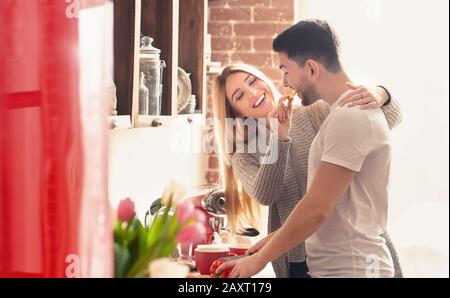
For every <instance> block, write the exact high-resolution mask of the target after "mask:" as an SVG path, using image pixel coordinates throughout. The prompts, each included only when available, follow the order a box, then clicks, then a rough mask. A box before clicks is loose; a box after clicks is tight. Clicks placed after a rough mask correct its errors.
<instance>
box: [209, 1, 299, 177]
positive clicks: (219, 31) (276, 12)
mask: <svg viewBox="0 0 450 298" xmlns="http://www.w3.org/2000/svg"><path fill="white" fill-rule="evenodd" d="M293 21H294V0H209V1H208V33H209V34H211V48H212V54H211V60H212V61H220V62H222V65H227V64H229V63H230V62H235V61H242V62H245V63H248V64H251V65H253V66H256V67H258V68H259V69H260V70H261V71H263V72H264V73H265V74H266V75H267V76H268V77H269V78H270V79H272V80H273V81H274V83H275V85H276V86H278V87H280V91H283V90H282V87H281V79H282V73H281V71H280V70H279V69H278V60H277V54H275V53H273V52H272V41H273V39H274V37H276V35H277V34H278V33H280V32H282V31H283V30H284V29H285V28H287V27H289V26H291V25H292V24H293ZM212 79H213V76H212V75H211V76H208V94H211V92H210V90H211V85H212ZM208 98H210V96H208ZM211 115H212V113H211V101H208V111H207V116H211ZM217 166H218V160H217V156H215V155H210V156H209V157H208V165H207V168H208V169H207V172H206V177H205V178H206V180H207V181H208V182H210V183H213V182H217V179H218V178H219V174H218V169H217Z"/></svg>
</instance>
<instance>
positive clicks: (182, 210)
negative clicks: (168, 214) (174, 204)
mask: <svg viewBox="0 0 450 298" xmlns="http://www.w3.org/2000/svg"><path fill="white" fill-rule="evenodd" d="M193 212H194V204H192V203H191V202H190V201H184V202H183V203H181V204H180V205H179V206H178V208H177V218H178V221H179V222H180V223H184V222H186V221H187V220H188V219H189V218H191V216H192V214H193Z"/></svg>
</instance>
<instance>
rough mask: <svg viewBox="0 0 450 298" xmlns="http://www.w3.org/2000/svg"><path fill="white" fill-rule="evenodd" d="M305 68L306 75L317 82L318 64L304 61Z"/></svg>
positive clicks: (312, 61)
mask: <svg viewBox="0 0 450 298" xmlns="http://www.w3.org/2000/svg"><path fill="white" fill-rule="evenodd" d="M305 66H306V71H307V75H308V76H309V77H310V78H311V79H312V80H317V78H318V77H319V75H320V65H319V63H317V61H316V60H313V59H308V60H306V65H305Z"/></svg>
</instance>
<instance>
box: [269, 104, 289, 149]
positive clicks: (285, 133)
mask: <svg viewBox="0 0 450 298" xmlns="http://www.w3.org/2000/svg"><path fill="white" fill-rule="evenodd" d="M286 100H287V101H288V103H287V105H285V103H284V102H285V101H286ZM291 115H292V100H289V99H288V96H283V97H282V98H280V99H279V100H278V105H277V106H275V107H274V108H273V110H272V111H270V112H269V114H268V115H267V119H268V121H269V124H270V129H271V131H272V132H274V131H275V129H277V133H278V136H277V137H276V138H277V139H278V140H280V141H286V140H287V139H288V138H289V129H290V128H291Z"/></svg>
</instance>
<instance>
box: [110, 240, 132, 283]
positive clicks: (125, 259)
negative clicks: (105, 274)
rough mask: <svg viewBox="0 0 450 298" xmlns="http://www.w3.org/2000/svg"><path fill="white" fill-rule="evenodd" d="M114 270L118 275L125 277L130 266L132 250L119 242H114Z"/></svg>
mask: <svg viewBox="0 0 450 298" xmlns="http://www.w3.org/2000/svg"><path fill="white" fill-rule="evenodd" d="M114 265H115V266H114V271H115V276H116V277H125V276H126V272H127V270H128V268H129V267H130V265H131V264H130V252H129V251H128V249H126V248H125V247H123V246H121V245H120V244H118V243H114Z"/></svg>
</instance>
